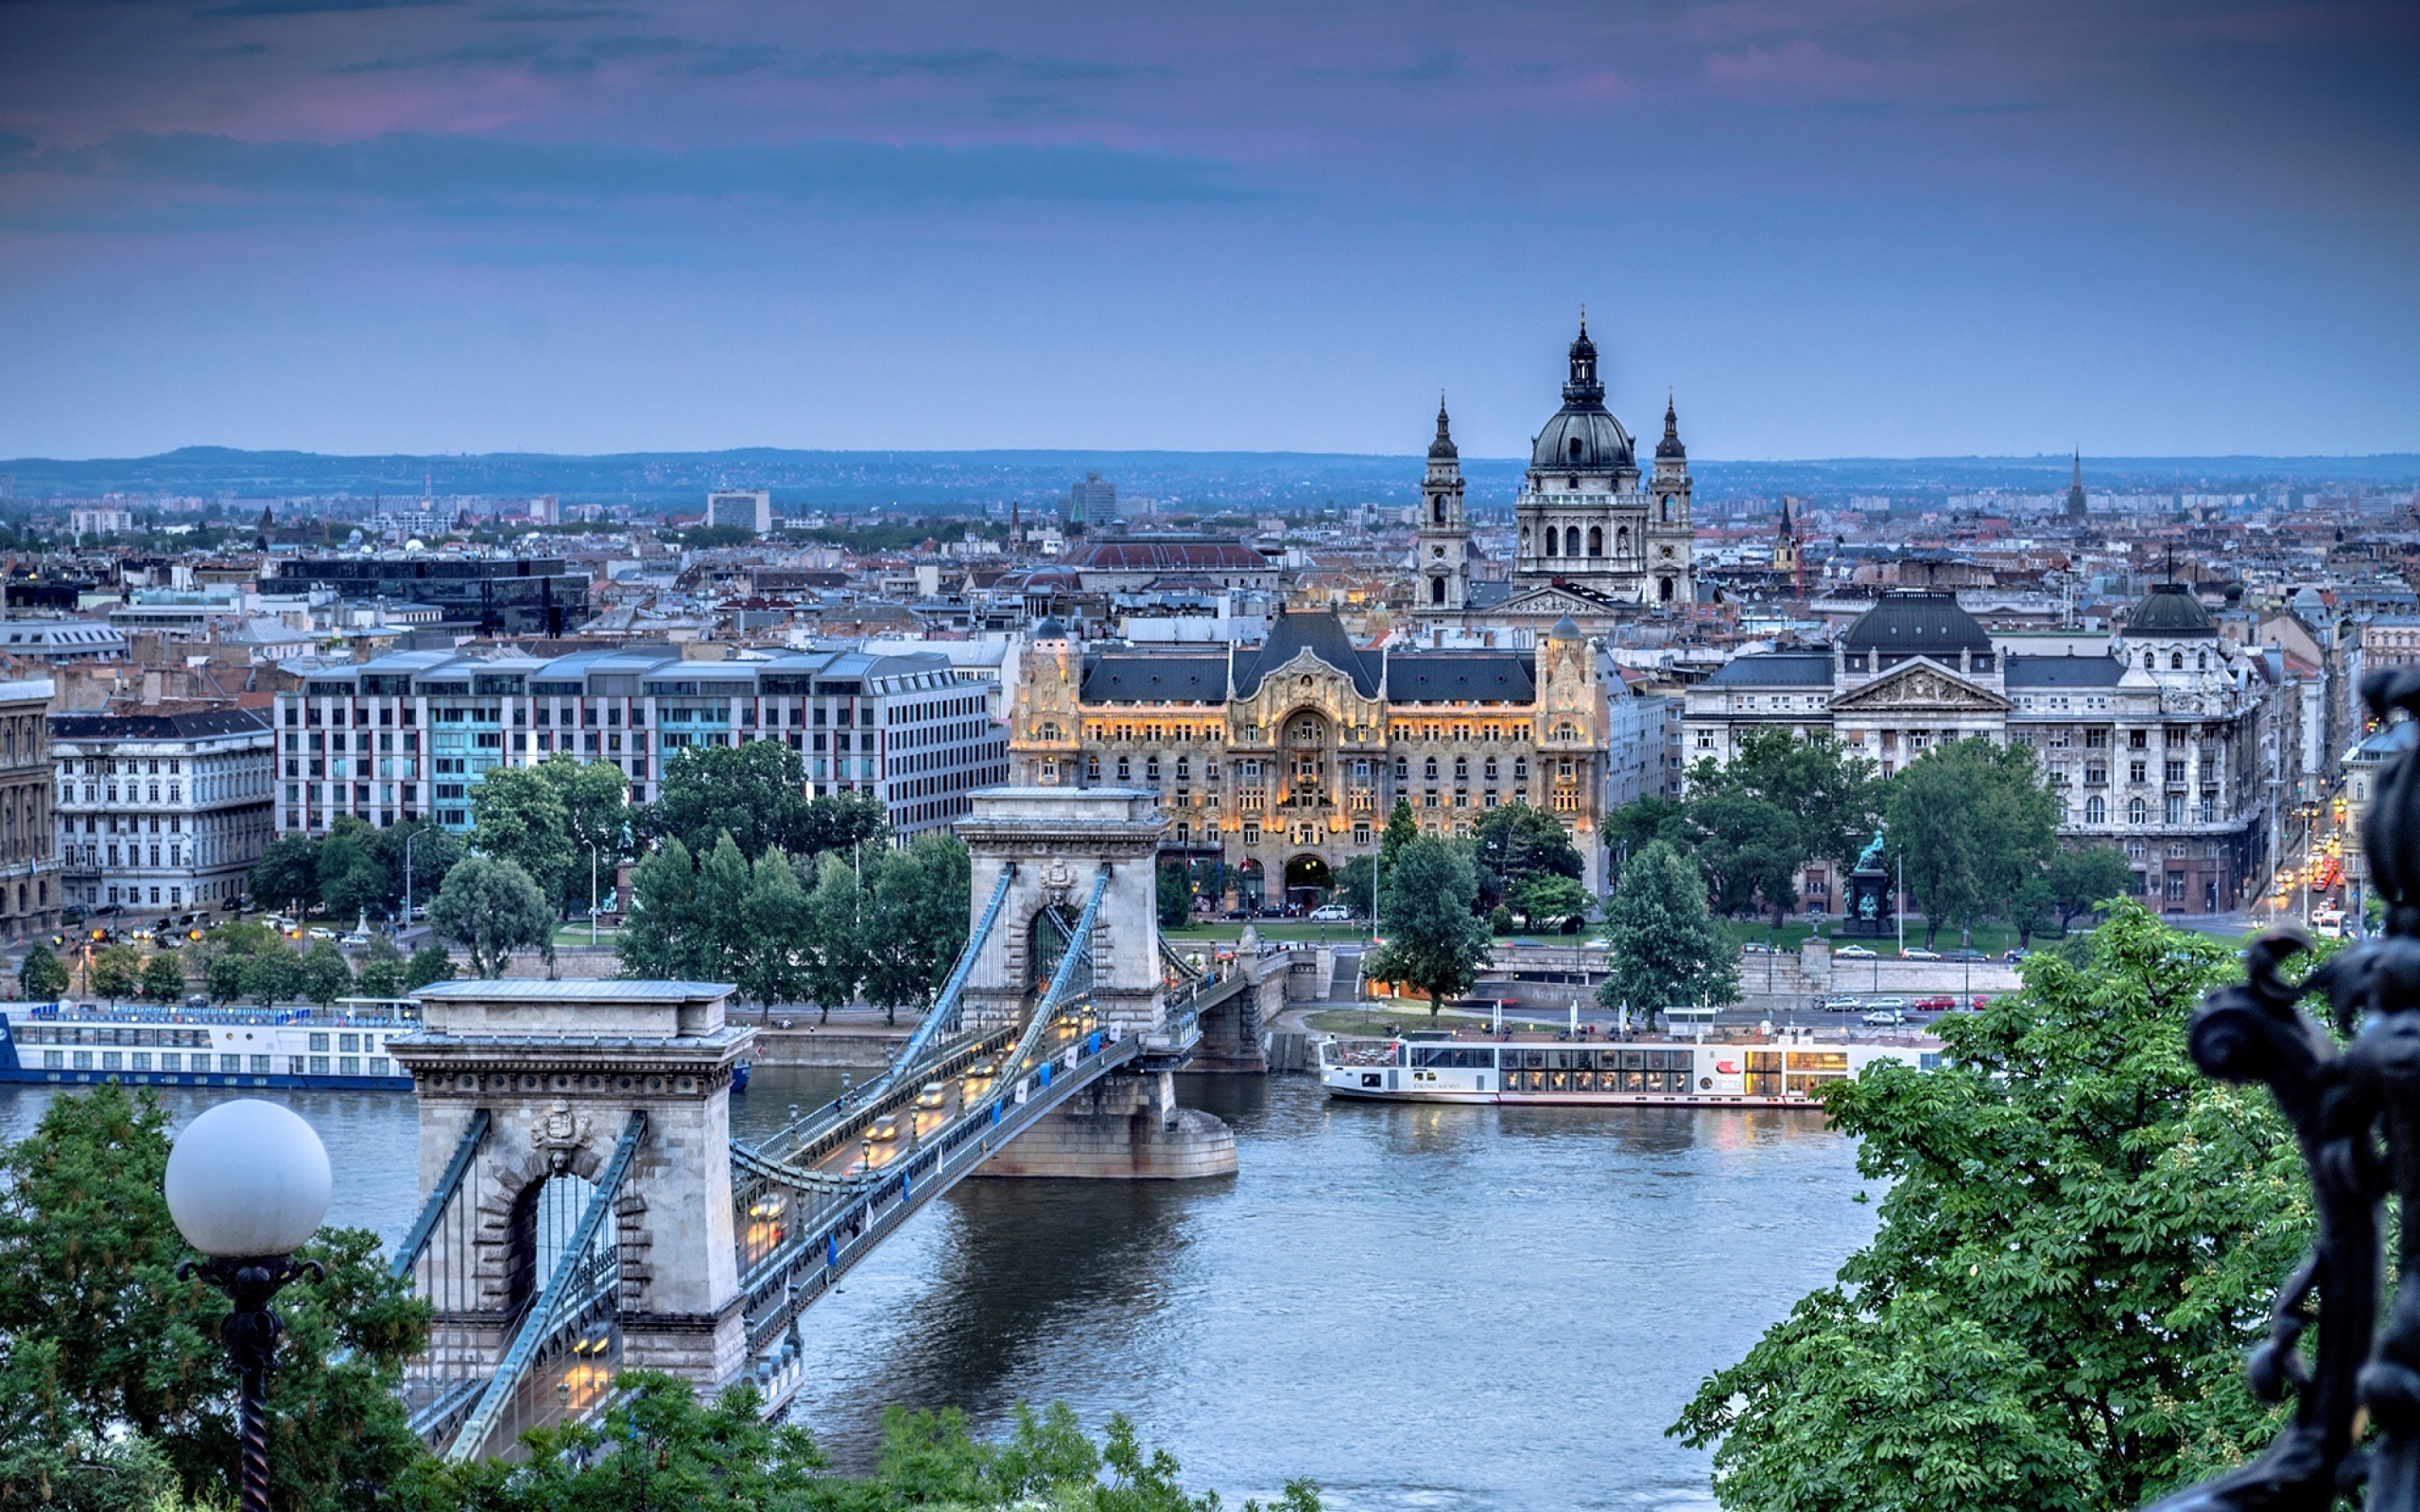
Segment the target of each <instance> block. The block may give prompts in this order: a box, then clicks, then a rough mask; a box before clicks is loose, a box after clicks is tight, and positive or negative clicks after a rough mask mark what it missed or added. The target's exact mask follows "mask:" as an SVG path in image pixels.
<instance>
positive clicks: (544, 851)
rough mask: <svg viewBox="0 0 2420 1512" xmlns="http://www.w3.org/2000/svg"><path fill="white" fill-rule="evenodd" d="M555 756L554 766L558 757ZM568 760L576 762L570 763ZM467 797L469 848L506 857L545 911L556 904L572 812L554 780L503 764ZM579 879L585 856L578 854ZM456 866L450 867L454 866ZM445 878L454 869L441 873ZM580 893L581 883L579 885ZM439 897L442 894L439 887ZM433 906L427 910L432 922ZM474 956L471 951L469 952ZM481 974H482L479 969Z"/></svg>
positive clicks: (566, 868)
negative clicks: (530, 884)
mask: <svg viewBox="0 0 2420 1512" xmlns="http://www.w3.org/2000/svg"><path fill="white" fill-rule="evenodd" d="M562 760H563V759H562V758H557V762H556V763H550V764H549V765H557V764H560V763H562ZM571 765H577V763H572V764H571ZM474 793H475V796H474V797H473V798H472V799H471V849H472V850H473V851H475V852H477V853H478V854H480V855H483V856H489V857H492V858H493V859H495V860H497V861H510V862H511V863H512V864H513V865H514V866H517V867H519V868H521V870H522V872H523V873H524V874H525V875H527V877H528V878H529V880H530V881H531V882H533V883H535V884H537V885H538V893H539V896H540V897H541V898H542V899H544V901H545V902H546V905H547V908H548V910H549V911H550V912H551V911H552V910H553V909H555V908H557V907H559V906H560V905H561V902H562V896H563V885H564V884H565V882H566V881H567V880H568V879H569V877H570V874H571V869H572V862H573V859H574V858H573V855H572V843H571V811H570V810H569V809H567V808H565V807H564V806H563V800H562V793H561V792H560V791H559V790H558V788H557V786H556V784H555V782H553V781H552V780H551V779H549V778H548V777H546V776H545V775H544V773H542V772H541V771H539V770H538V769H537V768H535V767H528V766H504V767H498V768H497V769H496V770H494V771H493V772H490V773H488V775H487V779H486V781H484V782H480V783H479V785H478V787H477V788H476V789H475V790H474ZM579 862H580V870H581V874H582V880H583V882H584V881H585V879H586V871H587V857H585V856H581V857H579ZM460 869H461V868H459V867H457V868H455V870H456V871H459V870H460ZM446 877H447V880H448V881H449V882H450V881H451V880H452V878H453V872H448V873H447V874H446ZM582 891H583V894H584V893H585V888H584V887H583V889H582ZM438 896H439V897H440V898H442V897H444V896H445V893H444V888H443V887H440V888H439V889H438ZM436 917H437V916H436V913H435V905H433V904H432V905H431V912H430V915H429V918H430V920H431V922H432V923H434V921H435V919H436ZM473 954H474V955H475V954H476V953H475V952H474V953H473ZM483 974H484V973H483Z"/></svg>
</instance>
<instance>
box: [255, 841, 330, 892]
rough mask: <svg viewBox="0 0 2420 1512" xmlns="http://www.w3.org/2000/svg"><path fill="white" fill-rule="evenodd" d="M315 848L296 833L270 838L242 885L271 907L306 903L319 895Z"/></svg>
mask: <svg viewBox="0 0 2420 1512" xmlns="http://www.w3.org/2000/svg"><path fill="white" fill-rule="evenodd" d="M319 851H320V848H319V847H318V846H316V845H314V844H312V843H311V841H310V840H309V839H308V838H306V837H304V836H302V835H299V834H289V835H285V836H284V837H283V838H280V839H276V840H272V841H270V842H269V844H268V849H267V850H265V851H262V852H261V858H260V859H259V860H258V861H255V862H253V863H252V869H251V873H250V875H249V876H248V877H247V878H246V879H245V884H244V885H245V886H246V887H247V888H248V889H249V890H250V891H251V895H252V897H253V898H254V899H256V900H258V901H259V902H263V903H265V904H267V905H268V906H269V907H271V908H289V907H293V908H300V907H306V906H308V905H309V904H310V903H311V902H312V901H313V900H314V899H316V898H318V897H319V896H320V873H319Z"/></svg>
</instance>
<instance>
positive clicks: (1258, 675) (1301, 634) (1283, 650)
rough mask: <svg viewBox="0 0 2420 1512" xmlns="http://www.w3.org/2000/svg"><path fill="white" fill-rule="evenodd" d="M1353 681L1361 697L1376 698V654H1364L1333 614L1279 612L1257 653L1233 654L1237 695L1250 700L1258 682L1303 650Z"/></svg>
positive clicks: (1256, 689)
mask: <svg viewBox="0 0 2420 1512" xmlns="http://www.w3.org/2000/svg"><path fill="white" fill-rule="evenodd" d="M1305 650H1307V651H1309V652H1310V653H1311V655H1313V656H1315V657H1317V658H1319V659H1320V660H1321V661H1322V662H1326V663H1327V664H1328V665H1329V666H1332V667H1334V668H1336V670H1338V671H1339V672H1341V673H1344V674H1346V675H1347V676H1349V677H1351V678H1352V679H1353V688H1354V691H1355V692H1357V693H1358V694H1360V695H1361V696H1362V697H1364V698H1374V697H1376V696H1378V665H1379V661H1380V658H1379V654H1378V653H1377V652H1375V651H1363V650H1361V649H1360V648H1358V647H1357V646H1356V645H1355V644H1353V638H1352V637H1351V636H1349V635H1346V634H1345V633H1344V626H1343V625H1342V624H1341V623H1340V622H1339V621H1338V619H1337V617H1336V616H1335V615H1333V614H1288V613H1285V612H1283V611H1282V610H1281V611H1280V612H1279V614H1278V616H1277V617H1276V618H1275V619H1274V620H1271V622H1270V626H1269V639H1268V640H1266V641H1264V642H1262V643H1261V644H1260V648H1259V649H1258V650H1256V651H1237V652H1236V697H1238V698H1249V697H1251V696H1253V694H1255V693H1258V692H1259V691H1260V679H1262V678H1264V677H1266V676H1268V675H1269V674H1270V673H1271V672H1272V671H1274V670H1276V669H1277V668H1279V667H1282V666H1284V665H1285V664H1286V663H1287V662H1291V661H1293V660H1294V658H1295V657H1296V656H1298V655H1300V654H1301V653H1302V652H1304V651H1305Z"/></svg>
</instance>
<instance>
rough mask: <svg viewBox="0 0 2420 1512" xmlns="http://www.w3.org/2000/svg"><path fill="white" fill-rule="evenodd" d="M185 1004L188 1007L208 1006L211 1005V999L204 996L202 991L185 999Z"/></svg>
mask: <svg viewBox="0 0 2420 1512" xmlns="http://www.w3.org/2000/svg"><path fill="white" fill-rule="evenodd" d="M185 1006H186V1007H188V1008H206V1007H208V1006H210V1000H209V999H208V998H206V997H204V996H202V995H201V994H200V993H199V992H196V993H194V994H193V995H192V996H191V997H188V998H186V999H185Z"/></svg>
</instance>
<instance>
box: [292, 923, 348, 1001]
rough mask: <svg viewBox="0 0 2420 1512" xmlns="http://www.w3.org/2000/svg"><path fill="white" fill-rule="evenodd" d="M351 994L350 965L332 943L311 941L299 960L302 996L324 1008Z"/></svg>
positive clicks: (332, 941)
mask: <svg viewBox="0 0 2420 1512" xmlns="http://www.w3.org/2000/svg"><path fill="white" fill-rule="evenodd" d="M352 990H353V965H352V963H351V962H349V961H347V960H346V959H345V958H344V952H342V951H340V950H338V949H337V946H336V942H335V941H334V940H325V939H322V940H314V941H313V942H312V944H311V949H310V950H309V951H308V952H306V953H305V954H304V955H303V957H302V995H303V996H304V997H306V998H309V999H310V1000H311V1001H312V1002H314V1003H316V1004H318V1005H320V1006H321V1007H326V1006H327V1005H329V1004H331V1003H334V1002H335V1001H336V1000H337V999H338V998H340V997H343V996H344V995H345V994H347V993H349V992H351V991H352Z"/></svg>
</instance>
